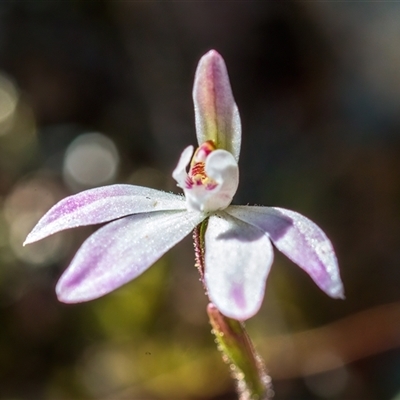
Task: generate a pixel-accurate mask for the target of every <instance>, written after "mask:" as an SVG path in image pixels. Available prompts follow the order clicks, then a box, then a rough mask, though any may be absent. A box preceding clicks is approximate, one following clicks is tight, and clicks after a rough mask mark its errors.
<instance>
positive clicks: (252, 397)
mask: <svg viewBox="0 0 400 400" xmlns="http://www.w3.org/2000/svg"><path fill="white" fill-rule="evenodd" d="M206 228H207V220H206V221H205V222H203V223H202V224H200V225H199V226H198V227H197V228H196V229H195V230H194V233H193V242H194V248H195V260H196V267H197V269H198V270H199V273H200V276H201V280H202V282H203V286H204V287H205V282H204V267H205V265H204V252H205V246H204V234H205V231H206ZM207 313H208V317H209V319H210V323H211V326H212V333H213V334H214V335H215V340H216V343H217V345H218V349H219V350H220V351H221V352H222V358H223V360H224V361H225V362H226V363H229V364H230V370H231V374H232V377H233V378H234V379H235V380H236V382H237V391H238V394H239V400H268V399H270V398H272V396H273V390H272V384H271V378H270V377H269V375H268V374H267V372H266V369H265V365H264V362H263V360H262V358H261V357H260V356H259V355H258V354H257V353H256V351H255V349H254V346H253V344H252V342H251V340H250V337H249V335H248V334H247V332H246V329H245V326H244V323H243V322H241V321H237V320H235V319H232V318H228V317H226V316H225V315H223V314H221V312H220V311H219V310H218V309H217V307H215V305H214V304H212V303H210V304H209V305H208V306H207Z"/></svg>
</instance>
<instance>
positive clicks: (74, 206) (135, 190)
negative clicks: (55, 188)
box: [24, 185, 186, 245]
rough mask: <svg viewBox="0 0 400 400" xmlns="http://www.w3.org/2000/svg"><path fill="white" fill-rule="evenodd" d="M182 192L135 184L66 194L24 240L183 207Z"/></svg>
mask: <svg viewBox="0 0 400 400" xmlns="http://www.w3.org/2000/svg"><path fill="white" fill-rule="evenodd" d="M185 208H186V205H185V201H184V198H183V197H182V196H178V195H176V194H172V193H166V192H161V191H160V190H156V189H149V188H146V187H141V186H134V185H110V186H103V187H99V188H95V189H90V190H85V191H84V192H81V193H78V194H75V195H73V196H69V197H66V198H65V199H63V200H61V201H59V202H58V203H57V204H56V205H54V206H53V207H52V208H51V209H50V210H49V211H48V212H47V213H46V214H45V215H44V216H43V217H42V218H41V219H40V221H39V222H38V223H37V224H36V226H35V227H34V228H33V230H32V232H31V233H30V234H29V235H28V237H27V238H26V240H25V243H24V245H25V244H28V243H32V242H36V241H37V240H40V239H43V238H45V237H47V236H49V235H52V234H54V233H56V232H59V231H61V230H64V229H69V228H75V227H78V226H86V225H94V224H101V223H104V222H108V221H111V220H113V219H117V218H121V217H124V216H126V215H130V214H136V213H141V212H148V211H160V210H182V209H185Z"/></svg>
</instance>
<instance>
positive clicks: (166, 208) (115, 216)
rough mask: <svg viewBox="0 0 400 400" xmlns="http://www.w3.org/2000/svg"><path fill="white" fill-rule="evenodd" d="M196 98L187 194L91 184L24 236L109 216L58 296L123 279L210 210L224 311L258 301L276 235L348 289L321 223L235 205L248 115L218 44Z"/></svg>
mask: <svg viewBox="0 0 400 400" xmlns="http://www.w3.org/2000/svg"><path fill="white" fill-rule="evenodd" d="M193 100H194V109H195V121H196V131H197V140H198V144H199V147H198V148H197V150H196V151H194V148H193V147H192V146H189V147H187V148H186V149H185V150H184V151H183V153H182V155H181V157H180V160H179V162H178V164H177V167H176V168H175V170H174V171H173V174H172V176H173V178H174V179H175V180H176V181H177V184H178V186H179V187H180V188H182V190H183V192H184V196H182V195H177V194H172V193H166V192H162V191H159V190H155V189H149V188H145V187H140V186H133V185H110V186H105V187H100V188H95V189H90V190H86V191H84V192H81V193H78V194H76V195H73V196H70V197H67V198H65V199H63V200H62V201H60V202H59V203H57V204H56V205H55V206H53V207H52V208H51V209H50V210H49V211H48V212H47V213H46V214H45V215H44V216H43V217H42V219H41V220H40V221H39V222H38V223H37V225H36V226H35V227H34V229H33V230H32V231H31V233H30V234H29V235H28V237H27V238H26V241H25V243H24V244H27V243H32V242H35V241H37V240H40V239H43V238H45V237H47V236H49V235H52V234H54V233H56V232H59V231H61V230H64V229H68V228H74V227H78V226H83V225H93V224H102V223H105V222H108V224H106V225H105V226H103V227H101V228H100V229H99V230H97V231H96V232H95V233H94V234H92V235H91V236H90V237H89V238H88V239H87V240H86V241H85V242H84V243H83V245H82V246H81V248H80V249H79V250H78V252H77V254H76V255H75V257H74V258H73V260H72V262H71V264H70V265H69V267H68V268H67V270H66V271H65V272H64V274H63V275H62V276H61V278H60V280H59V282H58V284H57V287H56V292H57V295H58V298H59V300H60V301H62V302H65V303H75V302H83V301H88V300H92V299H95V298H98V297H100V296H103V295H105V294H107V293H109V292H111V291H113V290H115V289H117V288H118V287H120V286H121V285H123V284H125V283H127V282H128V281H130V280H132V279H134V278H136V277H137V276H138V275H140V274H141V273H143V272H144V271H145V270H146V269H147V268H149V267H150V266H151V265H152V264H153V263H154V262H155V261H156V260H158V259H159V258H160V257H161V256H162V255H163V254H165V253H166V252H167V251H168V250H169V249H170V248H172V247H173V246H174V245H175V244H177V243H178V242H180V241H181V240H182V239H183V238H184V237H185V236H187V235H188V234H189V233H190V232H191V231H193V229H194V228H195V227H196V226H198V225H199V224H200V223H202V222H203V221H205V220H206V219H208V224H207V228H206V231H205V236H204V243H205V255H204V261H205V271H204V280H205V285H206V288H207V291H208V295H209V297H210V300H211V301H212V302H213V303H214V304H215V306H216V307H217V308H218V309H219V310H220V311H221V312H222V313H223V314H224V315H226V316H227V317H230V318H234V319H237V320H246V319H248V318H250V317H252V316H253V315H254V314H255V313H256V312H257V311H258V310H259V308H260V306H261V303H262V300H263V297H264V291H265V285H266V280H267V277H268V274H269V271H270V268H271V264H272V261H273V246H272V244H273V245H274V246H275V247H276V248H277V249H278V250H280V251H281V252H282V253H284V254H285V255H286V256H287V257H288V258H289V259H290V260H292V261H293V262H294V263H296V264H297V265H298V266H299V267H301V268H302V269H303V270H304V271H305V272H307V273H308V274H309V276H310V277H311V278H312V279H313V280H314V282H315V283H316V284H317V285H318V286H319V287H320V288H321V289H322V290H323V291H324V292H326V293H327V294H328V295H329V296H331V297H335V298H341V297H343V287H342V282H341V279H340V275H339V269H338V264H337V260H336V257H335V253H334V250H333V247H332V244H331V242H330V241H329V239H328V238H327V237H326V235H325V234H324V232H323V231H322V230H321V229H320V228H319V227H318V226H317V225H315V224H314V223H313V222H312V221H310V220H309V219H307V218H306V217H304V216H303V215H301V214H299V213H296V212H294V211H290V210H286V209H283V208H276V207H258V206H232V205H230V204H231V201H232V198H233V196H234V194H235V192H236V190H237V187H238V182H239V169H238V159H239V153H240V143H241V125H240V118H239V113H238V109H237V106H236V104H235V101H234V98H233V95H232V91H231V87H230V83H229V78H228V73H227V70H226V66H225V63H224V60H223V59H222V57H221V56H220V55H219V54H218V53H217V52H216V51H215V50H211V51H209V52H208V53H207V54H205V55H204V56H203V57H202V58H201V60H200V62H199V65H198V67H197V71H196V75H195V82H194V88H193Z"/></svg>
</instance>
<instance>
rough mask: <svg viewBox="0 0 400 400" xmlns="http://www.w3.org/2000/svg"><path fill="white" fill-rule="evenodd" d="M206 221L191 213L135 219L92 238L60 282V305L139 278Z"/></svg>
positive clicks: (116, 223) (115, 223)
mask: <svg viewBox="0 0 400 400" xmlns="http://www.w3.org/2000/svg"><path fill="white" fill-rule="evenodd" d="M203 219H204V217H202V216H201V215H200V214H199V213H189V212H187V211H163V212H156V213H144V214H138V215H132V216H129V217H125V218H123V219H120V220H117V221H113V222H110V223H109V224H107V225H106V226H104V227H103V228H101V229H99V230H98V231H96V232H95V233H94V234H93V235H92V236H90V237H89V238H88V239H87V240H86V241H85V242H84V244H83V245H82V247H81V248H80V249H79V251H78V252H77V254H76V255H75V257H74V259H73V260H72V262H71V264H70V266H69V267H68V268H67V270H66V271H65V272H64V274H63V275H62V277H61V278H60V280H59V281H58V284H57V287H56V292H57V295H58V298H59V300H60V301H63V302H65V303H78V302H83V301H88V300H92V299H96V298H98V297H100V296H103V295H105V294H107V293H109V292H111V291H112V290H114V289H116V288H118V287H120V286H122V285H123V284H125V283H127V282H128V281H130V280H132V279H134V278H136V277H137V276H138V275H140V274H141V273H142V272H144V271H145V270H146V269H147V268H149V267H150V266H151V265H152V264H153V263H154V262H155V261H157V260H158V259H159V258H160V257H161V256H162V255H163V254H164V253H166V252H167V251H168V250H169V249H170V248H171V247H173V246H174V245H175V244H176V243H178V242H180V241H181V240H182V239H183V238H184V237H185V236H186V235H188V234H189V233H190V231H191V230H192V229H193V228H194V227H195V226H196V225H197V224H199V223H200V222H201V221H202V220H203Z"/></svg>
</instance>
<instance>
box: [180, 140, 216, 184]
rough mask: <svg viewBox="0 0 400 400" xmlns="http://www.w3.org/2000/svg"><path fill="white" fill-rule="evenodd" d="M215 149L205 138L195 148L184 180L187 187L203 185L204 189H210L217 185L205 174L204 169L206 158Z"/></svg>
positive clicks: (210, 141) (212, 143) (211, 142)
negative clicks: (204, 140)
mask: <svg viewBox="0 0 400 400" xmlns="http://www.w3.org/2000/svg"><path fill="white" fill-rule="evenodd" d="M215 149H216V147H215V144H214V142H213V141H212V140H207V141H206V142H204V143H203V144H202V145H201V146H200V147H198V148H197V150H196V151H195V153H194V155H193V158H192V161H191V162H190V170H189V173H188V176H187V178H186V181H185V184H186V188H187V189H191V188H192V187H193V186H204V187H205V189H207V190H212V189H214V188H215V187H216V186H217V182H215V181H214V180H213V179H211V178H210V177H209V176H207V174H206V171H205V161H206V158H207V157H208V155H209V154H210V153H211V152H213V151H214V150H215Z"/></svg>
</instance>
